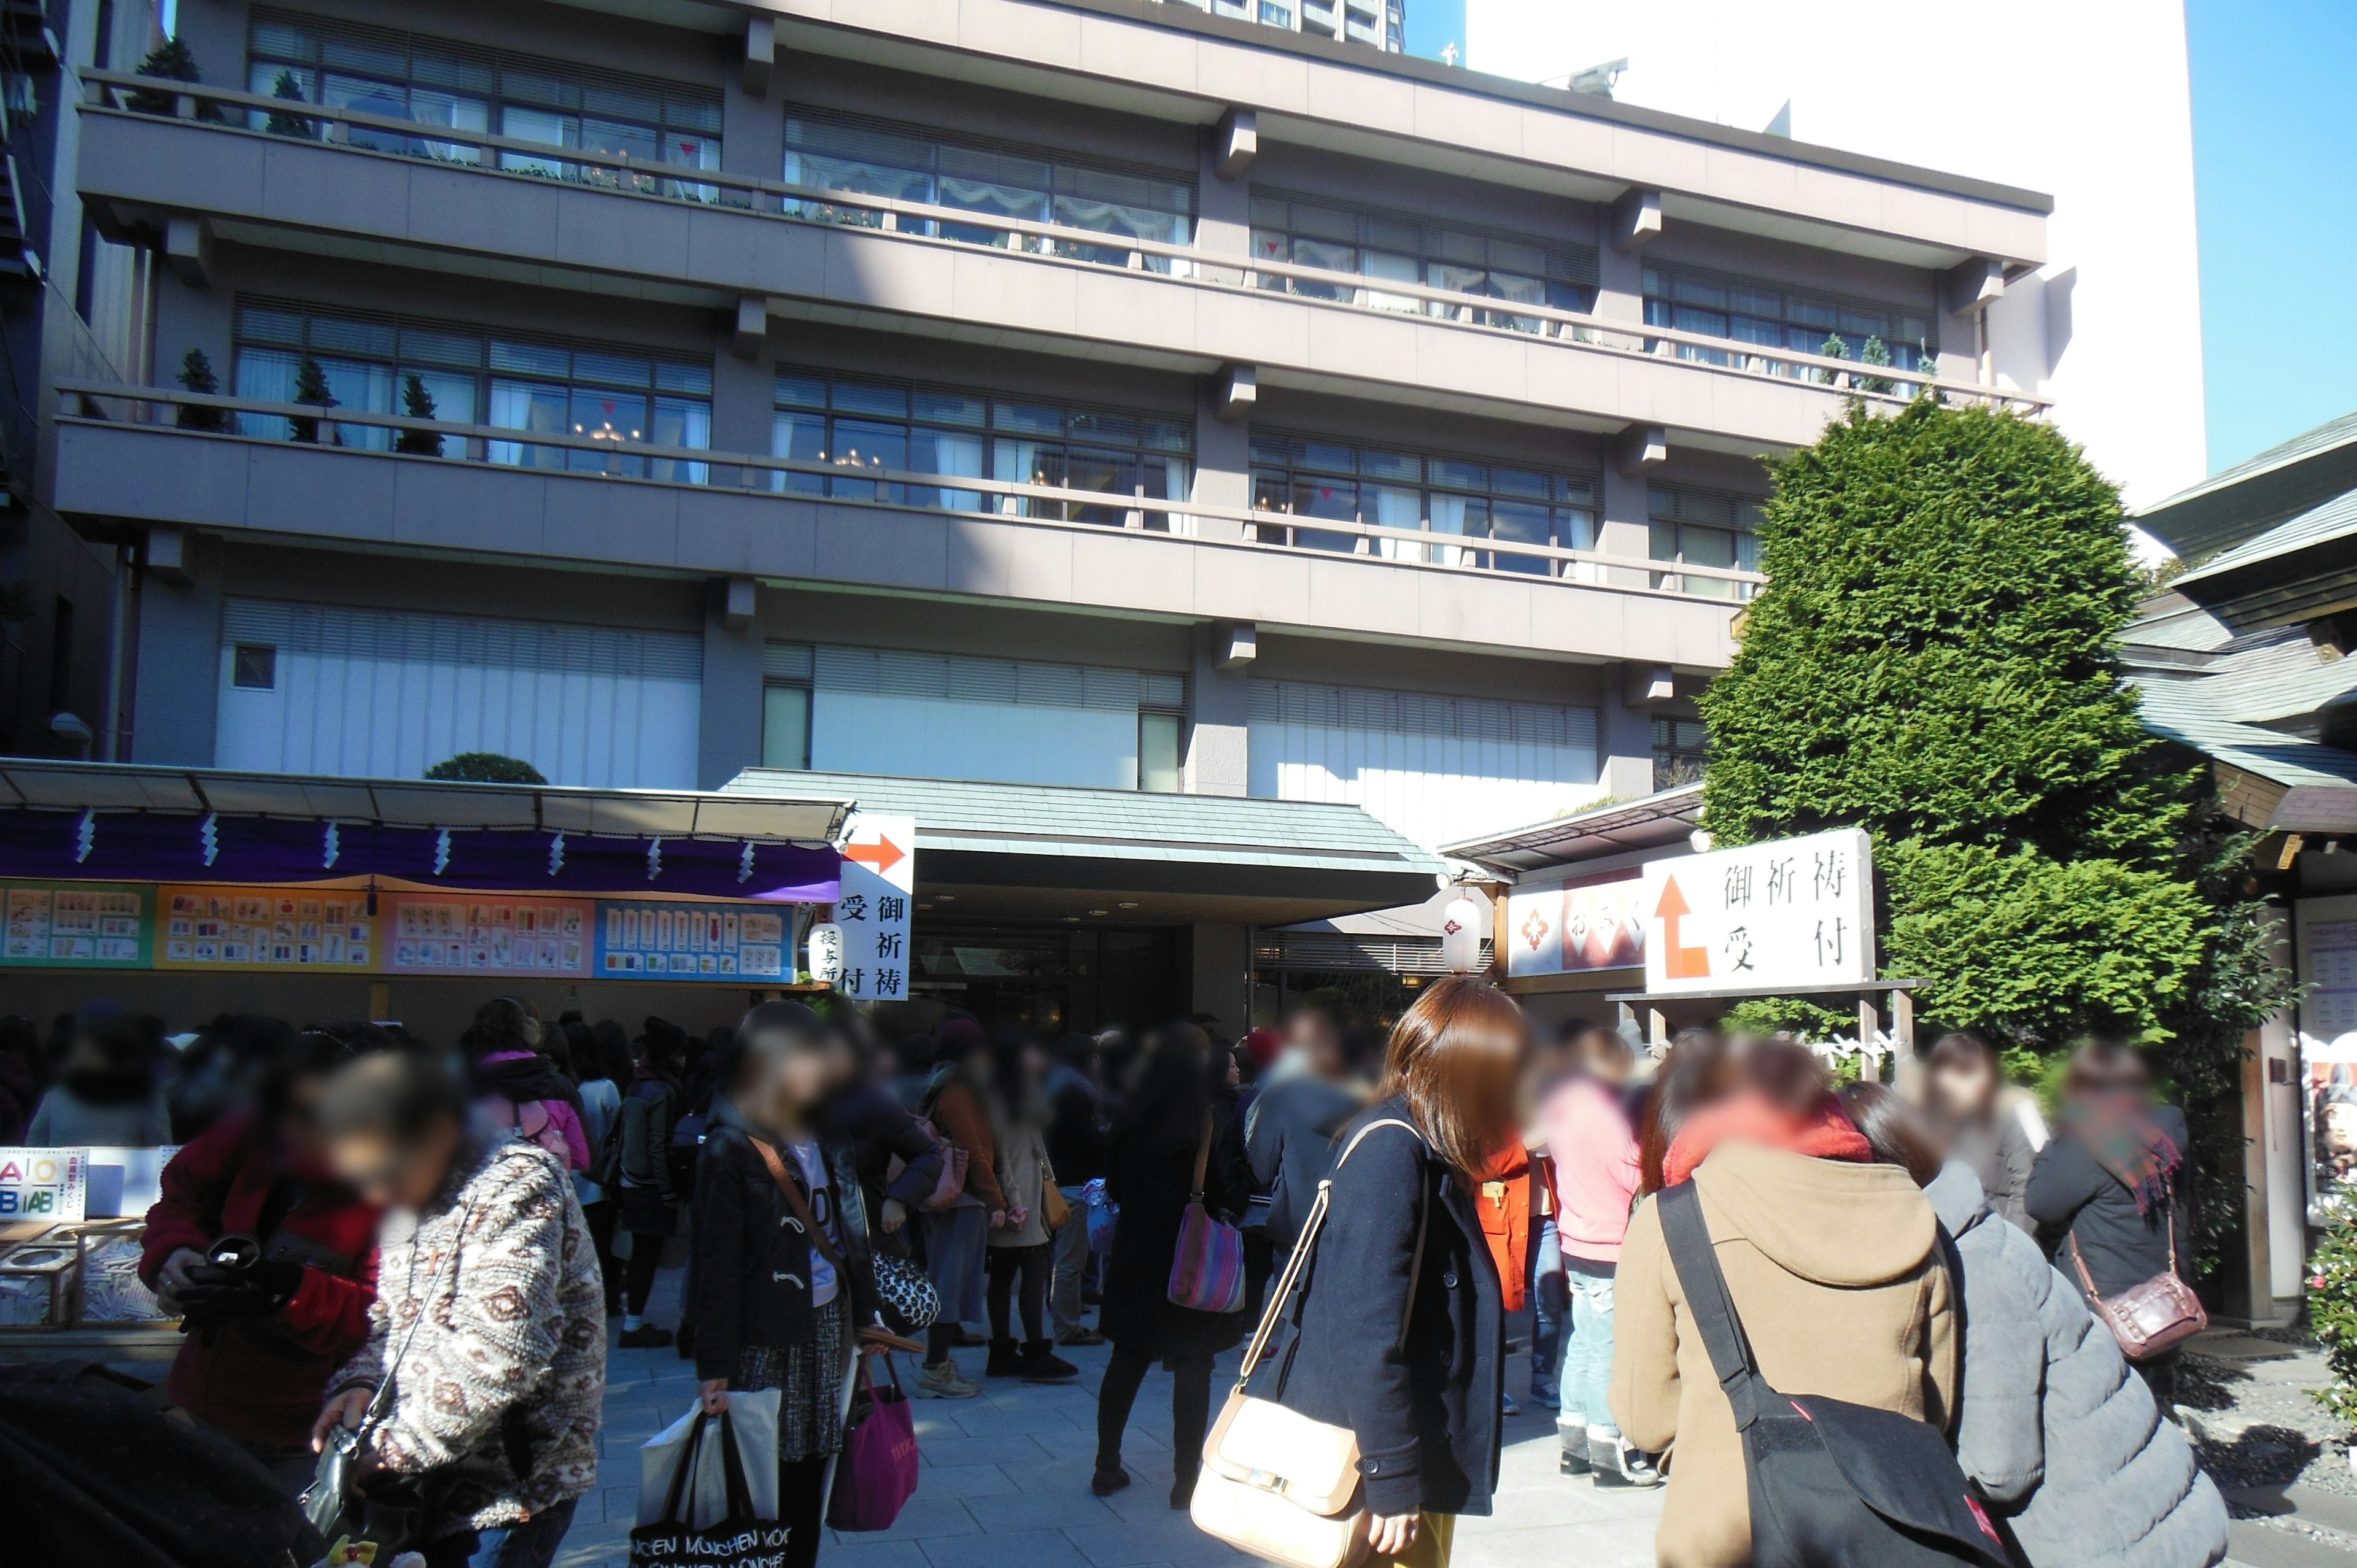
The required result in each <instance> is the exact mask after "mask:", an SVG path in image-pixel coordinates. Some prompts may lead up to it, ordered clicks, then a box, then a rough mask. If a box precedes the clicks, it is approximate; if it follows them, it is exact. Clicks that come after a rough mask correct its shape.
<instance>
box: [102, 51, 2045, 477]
mask: <svg viewBox="0 0 2357 1568" xmlns="http://www.w3.org/2000/svg"><path fill="white" fill-rule="evenodd" d="M84 81H85V83H86V84H87V87H88V90H89V91H90V92H91V94H92V96H91V98H89V99H88V100H86V101H85V102H84V103H83V105H82V116H83V118H82V137H81V164H80V169H79V176H78V183H79V188H80V189H81V194H82V196H83V199H85V200H86V201H87V202H89V203H90V204H91V207H92V209H93V210H94V211H95V212H96V213H97V214H98V215H99V217H100V220H101V222H102V224H104V225H105V226H106V227H108V228H109V229H110V230H112V231H114V232H116V233H118V234H127V233H136V232H141V231H145V232H148V233H155V234H161V235H163V236H164V237H165V239H166V243H167V252H169V254H170V255H171V257H172V259H173V260H174V262H175V263H176V264H178V265H180V266H181V267H182V268H183V270H184V271H185V270H193V271H195V272H198V273H201V271H202V270H203V268H204V266H205V264H206V263H205V252H206V250H207V246H208V241H207V240H206V238H205V236H206V235H207V234H209V233H218V234H221V235H222V236H224V237H228V238H233V239H235V240H237V241H239V242H245V243H252V244H258V245H265V246H278V247H283V248H287V249H294V250H301V251H309V252H318V253H326V254H331V255H334V254H340V255H351V254H366V255H369V256H371V257H374V258H376V259H380V260H390V261H407V262H409V263H411V264H417V265H426V266H431V267H433V268H435V269H436V270H439V271H445V272H448V271H457V272H469V271H471V272H475V273H478V274H481V275H487V276H488V275H497V276H513V275H515V274H516V273H517V272H518V270H519V269H529V270H530V271H531V272H532V274H533V275H534V276H536V277H538V278H540V279H542V280H543V281H548V282H558V283H566V284H569V285H572V286H575V287H577V288H580V289H583V290H585V291H588V292H608V293H627V294H638V295H658V296H661V297H668V298H673V299H688V300H694V301H699V302H702V303H706V304H709V305H712V306H716V307H718V308H724V309H726V308H735V309H736V310H737V317H738V320H739V322H740V330H744V329H745V325H744V324H748V323H761V324H765V323H766V320H767V318H768V317H770V316H779V317H804V318H817V319H826V320H835V321H853V322H857V323H861V324H866V325H871V326H876V327H880V328H886V329H891V330H900V331H920V332H926V333H933V334H946V335H950V336H955V337H963V338H972V339H974V340H976V341H982V342H987V343H991V344H996V345H999V346H1003V347H1019V348H1027V349H1036V350H1039V351H1044V352H1049V353H1061V354H1066V355H1086V356H1090V357H1092V358H1103V357H1104V356H1106V355H1107V354H1108V353H1111V354H1113V355H1115V356H1118V357H1121V358H1125V359H1127V360H1131V361H1132V362H1137V363H1142V364H1148V365H1154V366H1157V367H1159V368H1163V369H1167V370H1172V371H1182V372H1191V373H1198V374H1201V373H1208V372H1210V371H1215V370H1217V369H1218V368H1220V367H1221V366H1222V365H1230V364H1245V365H1252V366H1254V367H1256V369H1257V371H1258V375H1259V379H1260V381H1262V382H1263V383H1265V384H1270V385H1285V386H1291V387H1297V388H1302V389H1307V390H1313V391H1322V392H1332V393H1336V394H1339V395H1343V396H1351V397H1359V398H1372V399H1380V400H1386V401H1393V402H1405V403H1415V404H1417V405H1419V406H1424V407H1443V408H1455V409H1458V410H1462V411H1466V412H1469V413H1480V414H1486V415H1490V416H1493V417H1502V418H1508V419H1517V420H1522V421H1526V422H1536V423H1542V424H1555V425H1558V426H1568V427H1571V428H1576V429H1586V430H1591V431H1598V432H1612V431H1618V430H1621V429H1624V428H1626V427H1629V426H1631V425H1637V426H1646V427H1659V428H1661V429H1663V431H1665V432H1667V433H1669V434H1670V435H1671V437H1672V439H1673V440H1677V439H1680V438H1682V437H1683V438H1684V439H1687V440H1691V441H1695V442H1696V443H1698V444H1705V445H1711V446H1720V447H1725V448H1730V449H1735V450H1742V451H1771V450H1778V449H1786V448H1790V447H1792V446H1804V445H1806V444H1808V443H1809V442H1811V441H1813V440H1814V439H1815V438H1816V435H1817V434H1818V433H1819V432H1820V431H1821V430H1822V429H1823V427H1824V423H1825V421H1826V420H1827V419H1828V418H1831V417H1835V416H1837V415H1838V414H1839V413H1841V412H1842V410H1843V409H1844V408H1845V407H1846V404H1847V403H1848V401H1849V400H1851V399H1853V398H1862V399H1864V400H1865V401H1867V403H1870V404H1876V405H1879V406H1888V407H1896V406H1897V405H1898V404H1899V403H1903V402H1904V401H1905V399H1906V398H1907V397H1908V396H1910V395H1912V393H1913V392H1914V390H1915V385H1916V379H1915V378H1910V379H1909V380H1907V381H1900V380H1898V379H1895V378H1891V377H1888V376H1886V377H1884V378H1882V379H1879V380H1877V379H1870V378H1867V377H1866V376H1865V375H1864V373H1863V372H1861V371H1860V370H1859V367H1858V366H1857V365H1856V364H1855V363H1851V362H1846V361H1843V360H1831V359H1825V358H1822V357H1820V356H1817V355H1814V354H1811V353H1807V352H1802V351H1785V350H1778V349H1763V348H1760V347H1757V346H1749V345H1747V346H1744V347H1743V349H1741V350H1740V351H1730V349H1731V347H1732V346H1731V345H1729V344H1728V343H1727V342H1726V341H1724V340H1722V339H1718V338H1707V337H1703V336H1700V335H1696V334H1692V333H1685V332H1680V331H1675V330H1672V329H1668V328H1646V327H1643V326H1642V325H1641V324H1640V323H1635V322H1631V321H1626V320H1618V319H1612V318H1608V317H1601V316H1597V315H1592V314H1587V313H1584V312H1580V311H1575V310H1568V309H1564V308H1560V307H1558V306H1555V305H1553V304H1549V303H1545V302H1544V300H1539V299H1534V300H1521V299H1515V300H1506V299H1501V297H1499V296H1498V295H1496V294H1494V293H1481V294H1476V293H1469V292H1465V291H1463V290H1458V289H1452V288H1445V287H1436V286H1432V285H1428V284H1426V283H1421V282H1416V281H1414V280H1396V281H1394V280H1391V279H1384V280H1381V281H1380V282H1377V281H1376V280H1371V279H1369V278H1366V277H1362V276H1360V275H1358V274H1349V273H1340V272H1330V271H1327V270H1324V269H1320V268H1317V267H1309V266H1301V265H1296V264H1292V263H1282V262H1275V261H1266V260H1260V259H1256V258H1254V257H1251V256H1248V255H1241V254H1230V253H1228V252H1215V251H1210V250H1206V249H1203V248H1200V247H1199V246H1194V245H1180V244H1172V243H1168V242H1162V241H1157V240H1153V239H1148V238H1145V237H1142V236H1139V235H1135V234H1128V233H1119V232H1113V231H1105V230H1098V229H1085V228H1079V227H1073V226H1071V225H1066V224H1057V223H1043V222H1035V221H1030V220H1020V219H1012V218H1006V217H1000V216H995V215H993V214H990V213H987V212H978V211H973V210H968V209H962V208H954V207H947V206H939V205H934V204H931V203H925V202H915V201H906V200H899V199H889V198H884V197H876V196H868V195H862V194H857V193H851V192H845V191H840V190H830V189H822V188H815V187H810V186H802V185H790V184H787V183H786V182H784V181H781V180H770V179H755V178H750V177H742V176H736V175H728V174H724V173H721V172H719V171H716V170H709V169H690V168H685V167H672V166H663V165H650V164H646V163H644V162H640V161H634V160H632V159H630V157H628V156H619V155H603V154H598V153H596V152H593V151H588V150H585V149H580V148H561V149H560V148H554V147H551V146H549V145H544V144H541V143H535V142H529V141H522V140H518V139H516V138H513V137H507V136H497V135H490V134H481V133H471V132H464V131H457V130H453V129H449V128H447V127H439V126H436V127H431V128H428V127H424V126H421V125H418V124H414V123H413V122H409V121H405V120H396V119H391V118H387V117H385V116H382V115H376V114H368V113H358V112H350V111H339V110H331V109H327V108H322V107H320V106H317V105H312V104H303V105H301V106H300V113H296V111H295V110H293V109H290V108H289V106H288V104H287V103H286V102H285V101H284V100H276V99H272V98H266V97H262V96H258V95H256V94H253V93H246V92H239V91H228V90H223V89H214V88H206V87H199V86H195V85H193V84H188V83H159V82H149V81H143V79H140V78H136V77H129V76H123V75H119V74H116V73H112V72H101V71H91V72H85V73H84ZM135 93H137V94H146V95H150V96H149V97H148V98H146V99H145V100H144V101H145V102H149V103H151V104H156V105H157V106H159V107H160V106H161V105H163V104H169V105H170V107H171V108H172V110H173V112H172V113H142V112H139V111H137V110H134V109H129V108H118V107H114V106H113V105H114V104H115V103H118V102H134V101H135V100H134V99H133V98H132V96H131V95H132V94H135ZM155 95H161V96H160V97H158V96H155ZM232 118H233V119H235V120H236V121H238V122H239V123H237V124H229V123H226V122H227V121H229V120H231V119H232ZM762 329H765V326H763V327H761V328H756V330H757V331H758V330H762ZM756 348H758V343H757V344H756ZM1938 384H1939V385H1940V387H1941V389H1942V391H1943V393H1944V394H1945V395H1947V396H1949V397H1951V398H1953V399H1957V400H1967V401H1989V402H1996V403H2005V404H2007V405H2011V406H2018V407H2024V408H2029V409H2037V408H2040V407H2042V406H2043V403H2042V400H2040V399H2038V398H2036V397H2032V396H2029V395H2027V394H2023V393H2018V392H2007V391H2003V390H1999V389H1994V388H1987V387H1981V386H1976V385H1973V384H1969V383H1962V382H1945V381H1943V382H1940V383H1938Z"/></svg>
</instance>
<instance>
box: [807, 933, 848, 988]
mask: <svg viewBox="0 0 2357 1568" xmlns="http://www.w3.org/2000/svg"><path fill="white" fill-rule="evenodd" d="M807 950H808V952H809V954H810V965H809V967H810V973H811V978H812V979H813V980H815V981H817V982H819V983H821V984H823V985H833V984H834V983H835V982H836V981H838V980H841V979H842V978H843V928H842V927H841V926H838V925H836V924H835V923H834V921H833V920H821V921H819V922H818V923H817V924H816V925H814V926H813V927H812V928H811V929H810V944H809V947H808V949H807Z"/></svg>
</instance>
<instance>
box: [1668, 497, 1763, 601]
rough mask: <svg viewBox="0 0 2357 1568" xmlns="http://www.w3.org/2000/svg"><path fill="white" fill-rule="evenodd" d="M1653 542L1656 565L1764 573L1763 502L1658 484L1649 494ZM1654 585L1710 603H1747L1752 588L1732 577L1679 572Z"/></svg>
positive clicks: (1669, 573)
mask: <svg viewBox="0 0 2357 1568" xmlns="http://www.w3.org/2000/svg"><path fill="white" fill-rule="evenodd" d="M1647 510H1648V513H1649V518H1650V523H1651V527H1650V530H1649V532H1650V539H1649V541H1648V544H1649V548H1648V551H1647V553H1648V554H1649V555H1650V557H1651V558H1652V559H1653V560H1655V561H1668V562H1677V563H1680V564H1686V565H1693V566H1722V567H1734V568H1737V569H1738V570H1741V571H1746V572H1756V571H1758V570H1759V569H1760V533H1759V528H1760V503H1759V502H1758V501H1756V500H1752V499H1749V498H1747V497H1743V496H1733V495H1727V494H1723V493H1720V492H1718V491H1714V490H1690V489H1674V488H1672V487H1669V486H1665V485H1656V486H1654V487H1652V489H1651V490H1650V491H1649V492H1648V496H1647ZM1651 582H1652V586H1654V587H1656V588H1668V589H1670V590H1672V591H1674V592H1677V593H1685V594H1693V595H1695V596H1697V597H1700V598H1709V599H1748V598H1749V597H1750V596H1751V595H1752V592H1753V585H1751V584H1749V583H1739V582H1737V581H1735V580H1733V579H1731V578H1727V577H1703V576H1695V575H1690V574H1684V573H1675V572H1655V573H1652V574H1651Z"/></svg>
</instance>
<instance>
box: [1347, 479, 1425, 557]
mask: <svg viewBox="0 0 2357 1568" xmlns="http://www.w3.org/2000/svg"><path fill="white" fill-rule="evenodd" d="M1364 497H1365V500H1364V502H1362V505H1363V508H1364V510H1363V511H1362V514H1361V515H1362V516H1363V517H1364V519H1365V521H1369V522H1372V523H1374V524H1375V525H1376V526H1378V527H1381V528H1415V529H1421V528H1422V527H1423V526H1424V492H1423V491H1422V490H1418V489H1410V488H1408V487H1406V486H1404V485H1369V486H1367V487H1366V489H1365V492H1364ZM1368 503H1371V504H1368ZM1374 544H1375V553H1376V554H1378V555H1380V556H1382V557H1383V559H1384V560H1386V561H1413V560H1415V559H1416V558H1417V552H1418V551H1420V550H1422V549H1423V548H1424V546H1422V545H1420V544H1417V543H1415V542H1413V541H1410V540H1405V539H1382V538H1379V539H1377V540H1376V541H1375V542H1374Z"/></svg>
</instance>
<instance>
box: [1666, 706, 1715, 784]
mask: <svg viewBox="0 0 2357 1568" xmlns="http://www.w3.org/2000/svg"><path fill="white" fill-rule="evenodd" d="M1709 760H1710V733H1709V731H1707V730H1706V729H1705V728H1704V727H1703V722H1702V721H1701V720H1700V719H1662V718H1657V719H1655V720H1654V721H1653V788H1654V789H1677V788H1679V787H1680V786H1682V785H1686V784H1695V783H1699V782H1701V780H1702V769H1703V764H1704V763H1706V762H1707V761H1709Z"/></svg>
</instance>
